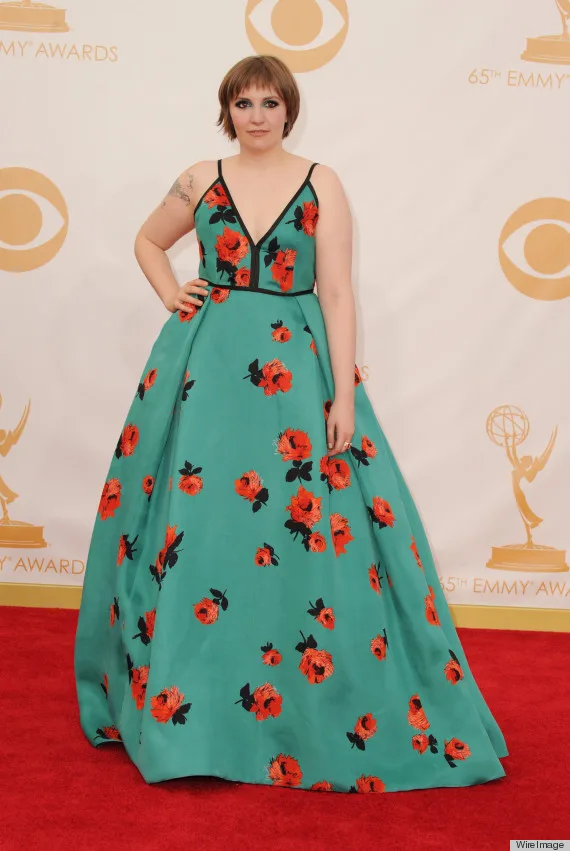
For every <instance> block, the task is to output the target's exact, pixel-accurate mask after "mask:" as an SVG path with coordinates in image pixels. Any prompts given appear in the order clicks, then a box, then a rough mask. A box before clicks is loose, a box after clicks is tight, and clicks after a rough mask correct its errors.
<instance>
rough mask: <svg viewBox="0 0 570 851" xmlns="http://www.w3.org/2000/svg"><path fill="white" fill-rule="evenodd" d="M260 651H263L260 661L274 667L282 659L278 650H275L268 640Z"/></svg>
mask: <svg viewBox="0 0 570 851" xmlns="http://www.w3.org/2000/svg"><path fill="white" fill-rule="evenodd" d="M261 652H262V653H263V656H262V657H261V661H262V662H263V664H264V665H269V666H271V667H272V668H274V667H275V666H276V665H279V664H280V663H281V662H282V661H283V656H282V655H281V653H280V652H279V650H275V649H274V648H273V644H272V643H271V642H270V641H269V642H268V643H267V644H264V645H263V646H262V648H261Z"/></svg>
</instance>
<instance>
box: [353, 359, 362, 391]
mask: <svg viewBox="0 0 570 851" xmlns="http://www.w3.org/2000/svg"><path fill="white" fill-rule="evenodd" d="M361 382H362V376H361V374H360V370H359V369H358V367H357V365H356V364H354V386H355V387H357V386H358V385H359V384H360V383H361Z"/></svg>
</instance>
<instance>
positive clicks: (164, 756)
mask: <svg viewBox="0 0 570 851" xmlns="http://www.w3.org/2000/svg"><path fill="white" fill-rule="evenodd" d="M313 167H314V166H312V167H311V171H312V168H313ZM311 171H309V174H308V175H307V178H306V179H305V182H304V183H303V184H302V186H301V187H299V190H298V191H297V193H296V194H295V195H294V197H293V198H292V199H291V202H290V203H289V205H288V206H287V207H286V209H285V210H283V212H282V213H281V215H280V216H279V218H278V219H277V220H276V221H275V223H274V225H273V226H272V227H271V229H270V230H269V231H268V232H267V234H266V235H265V236H264V237H263V238H262V239H261V240H259V241H258V242H257V243H254V241H253V240H252V238H251V236H250V235H249V233H248V230H247V227H246V225H245V223H244V222H243V220H242V218H241V216H240V214H239V211H238V210H237V209H236V207H235V204H234V203H233V201H232V198H231V194H230V191H229V188H228V186H227V184H226V182H225V179H224V177H223V174H222V166H221V162H219V164H218V178H217V180H216V181H215V183H213V184H212V185H211V186H210V187H209V188H208V189H207V191H206V192H205V193H204V195H203V196H202V198H201V199H200V201H199V202H198V204H197V206H196V208H195V222H196V230H197V237H198V245H199V250H200V269H199V275H200V277H201V278H202V279H204V280H206V281H208V288H209V295H208V297H206V298H205V300H204V303H203V305H202V306H201V307H200V308H191V309H190V310H189V311H188V312H181V311H178V312H176V313H173V314H172V315H171V316H170V317H169V318H168V319H167V321H166V322H165V324H164V326H163V328H162V330H161V332H160V334H159V335H158V338H157V339H156V341H155V343H154V346H153V347H152V350H151V353H150V357H149V359H148V362H147V364H146V366H145V368H144V370H143V372H142V375H141V379H140V382H139V384H138V386H137V388H136V392H135V395H134V399H133V401H132V405H131V407H130V410H129V413H128V416H127V418H126V421H125V425H124V429H123V431H122V433H121V435H120V436H119V439H118V442H117V446H116V449H115V452H114V454H113V457H112V461H111V464H110V469H109V473H108V476H107V479H106V481H105V484H104V487H103V491H102V495H101V499H100V503H99V509H98V512H97V516H96V519H95V524H94V529H93V535H92V539H91V545H90V549H89V554H88V561H87V567H86V574H85V584H84V591H83V598H82V603H81V610H80V615H79V622H78V629H77V638H76V647H75V673H76V682H77V692H78V698H79V706H80V717H81V725H82V728H83V731H84V733H85V735H86V736H87V738H88V739H89V741H90V742H91V743H92V744H93V745H99V744H101V743H105V742H109V741H118V740H120V741H122V742H123V743H124V746H125V748H126V751H127V753H128V755H129V757H130V758H131V760H132V761H133V762H134V763H135V764H136V766H137V767H138V769H139V770H140V772H141V774H142V776H143V777H144V779H145V780H146V781H147V782H149V783H154V782H157V781H161V780H166V779H169V778H174V777H181V776H189V775H214V776H218V777H222V778H226V779H229V780H236V781H242V782H246V783H262V784H272V785H275V786H289V787H295V788H298V789H311V790H327V791H339V792H383V791H385V792H394V791H398V790H407V789H421V788H429V787H441V786H469V785H473V784H478V783H484V782H486V781H489V780H493V779H495V778H499V777H502V776H504V774H505V771H504V769H503V766H502V765H501V763H500V761H499V757H504V756H506V755H507V749H506V745H505V740H504V738H503V735H502V733H501V730H500V728H499V727H498V725H497V723H496V721H495V719H494V718H493V716H492V714H491V712H490V710H489V708H488V707H487V705H486V703H485V701H484V699H483V697H482V695H481V692H480V690H479V688H478V686H477V684H476V682H475V680H474V678H473V675H472V673H471V671H470V668H469V665H468V663H467V660H466V658H465V654H464V652H463V649H462V646H461V644H460V642H459V639H458V636H457V633H456V630H455V628H454V625H453V622H452V619H451V615H450V612H449V609H448V606H447V603H446V600H445V598H444V595H443V592H442V590H441V587H440V584H439V581H438V576H437V572H436V568H435V565H434V561H433V558H432V555H431V552H430V548H429V544H428V541H427V538H426V535H425V532H424V529H423V526H422V522H421V520H420V517H419V515H418V511H417V509H416V506H415V505H414V502H413V500H412V497H411V495H410V492H409V490H408V488H407V486H406V483H405V482H404V479H403V478H402V474H401V472H400V470H399V468H398V465H397V464H396V461H395V459H394V456H393V454H392V451H391V449H390V446H389V445H388V441H387V440H386V437H385V435H384V433H383V431H382V429H381V427H380V425H379V422H378V420H377V418H376V416H375V414H374V411H373V408H372V406H371V403H370V401H369V399H368V396H367V394H366V391H365V389H364V386H363V385H362V383H361V381H360V375H359V373H358V369H357V368H355V385H356V386H355V424H356V425H355V434H354V438H353V444H352V448H351V449H350V450H349V451H348V452H344V453H342V454H340V455H337V456H334V457H330V458H329V457H327V455H326V452H327V446H326V419H327V416H328V413H329V409H330V404H331V400H332V399H333V398H334V385H333V376H332V371H331V364H330V360H329V352H328V348H327V338H326V331H325V326H324V322H323V317H322V313H321V309H320V305H319V300H318V298H317V296H316V294H314V293H313V285H314V280H315V232H316V227H317V222H318V198H317V196H316V193H315V191H314V188H313V186H312V184H311V180H310V176H311Z"/></svg>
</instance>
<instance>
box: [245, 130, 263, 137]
mask: <svg viewBox="0 0 570 851" xmlns="http://www.w3.org/2000/svg"><path fill="white" fill-rule="evenodd" d="M267 132H268V131H267V130H248V133H249V134H250V135H251V136H265V134H266V133H267Z"/></svg>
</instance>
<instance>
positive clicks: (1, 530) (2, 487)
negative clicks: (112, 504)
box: [0, 396, 47, 548]
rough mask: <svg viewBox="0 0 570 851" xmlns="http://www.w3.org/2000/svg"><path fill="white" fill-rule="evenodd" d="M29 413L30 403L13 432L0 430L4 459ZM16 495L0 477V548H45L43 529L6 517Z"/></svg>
mask: <svg viewBox="0 0 570 851" xmlns="http://www.w3.org/2000/svg"><path fill="white" fill-rule="evenodd" d="M1 407H2V397H1V396H0V408H1ZM29 413H30V402H28V404H27V405H26V407H25V408H24V412H23V414H22V416H21V417H20V422H19V423H18V425H17V426H16V428H15V429H14V430H13V431H4V429H3V428H0V455H1V456H2V457H3V458H5V457H6V455H8V453H9V452H10V450H11V449H12V447H13V446H15V444H16V443H17V442H18V440H19V439H20V437H21V436H22V432H23V431H24V428H25V427H26V422H27V421H28V415H29ZM17 496H18V494H17V493H15V491H13V490H11V489H10V488H9V487H8V485H7V484H6V482H5V481H4V479H3V478H2V476H0V506H1V508H2V517H1V518H0V547H26V548H27V547H47V544H46V542H45V541H44V537H43V527H42V526H34V525H32V524H31V523H24V522H23V521H21V520H12V519H11V518H10V516H9V515H8V506H9V504H10V503H11V502H14V500H15V499H16V498H17Z"/></svg>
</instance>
